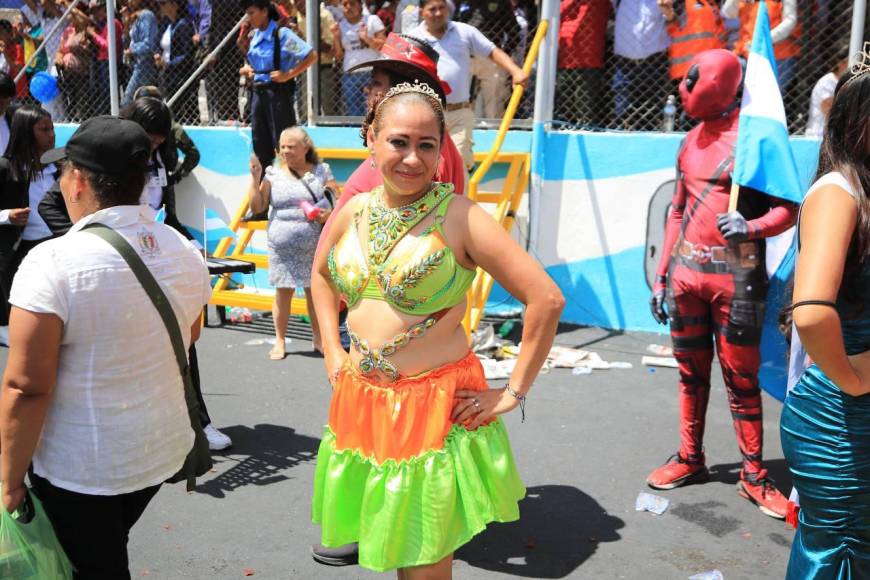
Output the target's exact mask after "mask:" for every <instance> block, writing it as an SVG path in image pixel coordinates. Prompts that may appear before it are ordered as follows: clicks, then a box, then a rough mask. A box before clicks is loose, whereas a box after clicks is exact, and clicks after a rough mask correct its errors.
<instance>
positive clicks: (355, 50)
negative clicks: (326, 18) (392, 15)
mask: <svg viewBox="0 0 870 580" xmlns="http://www.w3.org/2000/svg"><path fill="white" fill-rule="evenodd" d="M363 23H365V25H366V29H367V32H368V35H369V38H371V37H373V36H374V35H375V34H377V33H378V32H380V31H382V30H384V29H385V27H384V23H383V22H381V19H380V18H378V17H377V16H375V15H374V14H369V15H363V17H362V18H360V19H359V22H357V23H356V24H351V23H350V22H348V21H347V19H344V20H342V21H341V22H339V23H338V26H339V27H340V28H341V46H342V48H344V70H345V71H346V70H348V69H350V68H351V67H354V66H356V65H357V64H359V63H361V62H365V61H367V60H377V59H378V58H380V56H381V54H380V53H379V52H378V51H376V50H373V49H371V48H368V47H367V46H366V45H364V44H363V42H362V40H360V39H359V29H360V26H361V25H362V24H363Z"/></svg>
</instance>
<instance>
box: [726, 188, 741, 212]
mask: <svg viewBox="0 0 870 580" xmlns="http://www.w3.org/2000/svg"><path fill="white" fill-rule="evenodd" d="M738 197H740V184H738V183H737V182H736V181H732V182H731V194H730V195H729V196H728V213H731V212H732V211H737V198H738Z"/></svg>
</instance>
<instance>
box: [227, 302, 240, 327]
mask: <svg viewBox="0 0 870 580" xmlns="http://www.w3.org/2000/svg"><path fill="white" fill-rule="evenodd" d="M227 321H229V322H230V323H231V324H235V323H237V322H241V321H242V309H241V308H239V307H238V306H233V307H232V308H230V311H229V313H228V315H227Z"/></svg>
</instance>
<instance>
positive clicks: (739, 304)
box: [654, 109, 797, 474]
mask: <svg viewBox="0 0 870 580" xmlns="http://www.w3.org/2000/svg"><path fill="white" fill-rule="evenodd" d="M737 122H738V110H737V109H735V110H733V111H731V112H730V113H729V114H727V115H726V116H723V117H719V118H716V119H712V120H707V121H704V122H702V123H701V124H700V125H698V126H697V127H695V128H694V129H693V130H692V131H690V132H689V133H688V134H687V135H686V139H685V142H684V144H683V147H682V149H681V151H680V154H679V158H678V165H677V171H678V180H677V189H676V192H675V193H674V198H673V203H672V209H671V213H670V216H669V218H668V224H667V228H666V233H665V244H664V247H663V255H662V261H661V263H660V265H659V269H658V272H657V274H658V277H657V283H656V288H655V289H654V290H661V288H662V287H663V286H664V284H665V280H667V294H666V296H667V298H666V300H667V306H668V319H669V322H670V327H671V337H672V340H673V345H674V356H675V357H676V359H677V361H678V363H679V372H680V436H681V437H680V439H681V445H680V456H681V457H682V459H683V460H686V461H688V462H690V463H699V464H703V463H704V457H703V437H704V416H705V413H706V410H707V402H708V400H709V396H710V371H711V365H712V361H713V339H714V337H715V340H716V346H717V349H718V354H719V361H720V364H721V366H722V376H723V378H724V380H725V386H726V389H727V392H728V400H729V403H730V406H731V416H732V419H733V421H734V429H735V431H736V433H737V441H738V444H739V446H740V451H741V453H742V455H743V467H744V471H745V472H746V473H750V474H752V473H758V472H759V471H760V470H761V448H762V413H761V391H760V389H759V387H758V369H759V366H760V356H759V343H760V340H761V327H762V323H763V320H764V306H765V299H766V294H767V273H766V271H765V262H764V249H765V243H764V238H766V237H770V236H774V235H777V234H779V233H782V232H784V231H785V230H787V229H788V228H789V227H791V226H792V225H793V224H794V222H795V218H796V215H797V206H796V205H795V204H793V203H790V202H786V201H783V200H779V199H776V198H773V197H770V196H767V195H765V194H764V193H761V192H758V191H754V190H751V189H747V188H741V193H740V198H739V204H738V208H737V209H738V212H739V213H740V214H741V215H742V216H743V217H744V218H745V220H746V221H747V226H748V228H747V229H748V237H747V238H746V239H745V241H740V242H737V243H731V244H729V243H728V242H727V241H726V240H725V238H724V237H723V236H722V234H721V233H720V231H719V228H718V227H717V216H718V215H720V214H725V213H726V212H727V211H728V198H729V193H730V189H731V172H732V170H733V168H734V144H735V141H736V139H737Z"/></svg>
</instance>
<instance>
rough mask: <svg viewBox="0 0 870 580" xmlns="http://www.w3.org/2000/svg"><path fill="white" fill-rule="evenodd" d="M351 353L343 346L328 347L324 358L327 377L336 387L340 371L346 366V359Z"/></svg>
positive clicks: (333, 386)
mask: <svg viewBox="0 0 870 580" xmlns="http://www.w3.org/2000/svg"><path fill="white" fill-rule="evenodd" d="M349 356H350V355H349V354H348V353H347V351H346V350H344V349H343V348H341V347H338V348H331V349H326V350H325V351H324V355H323V359H324V364H325V365H326V377H327V379H329V384H330V385H331V386H332V388H333V389H334V388H335V381H336V380H337V379H338V373H339V371H341V368H342V367H343V366H344V363H345V361H347V358H348V357H349Z"/></svg>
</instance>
